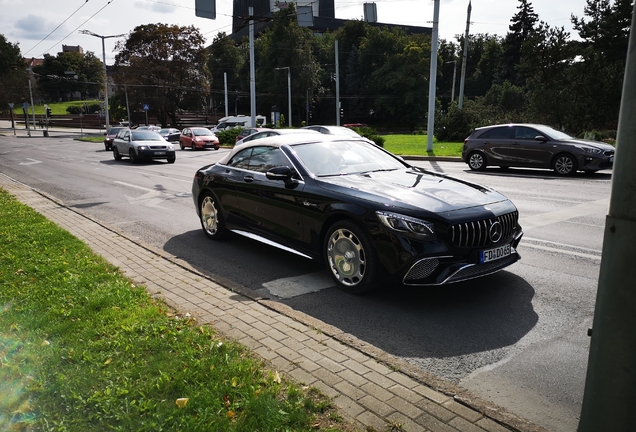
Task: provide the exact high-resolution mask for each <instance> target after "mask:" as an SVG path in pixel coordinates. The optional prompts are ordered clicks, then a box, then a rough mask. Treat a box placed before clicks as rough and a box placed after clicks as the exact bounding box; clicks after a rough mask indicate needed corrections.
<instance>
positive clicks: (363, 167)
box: [293, 141, 405, 177]
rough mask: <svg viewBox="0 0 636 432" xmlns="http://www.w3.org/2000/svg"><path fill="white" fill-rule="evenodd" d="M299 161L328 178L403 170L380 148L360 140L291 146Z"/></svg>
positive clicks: (400, 164)
mask: <svg viewBox="0 0 636 432" xmlns="http://www.w3.org/2000/svg"><path fill="white" fill-rule="evenodd" d="M293 148H294V151H295V152H296V154H297V155H298V158H299V159H300V160H301V162H302V163H303V164H304V165H305V167H307V169H308V170H309V171H310V172H311V173H312V174H314V175H316V176H318V177H321V176H331V175H343V174H357V173H364V172H372V171H391V170H396V169H402V168H404V167H405V166H404V164H402V163H401V162H400V161H399V160H398V159H395V158H394V157H392V156H391V155H390V154H388V153H386V152H384V151H383V150H382V149H380V148H379V147H376V146H374V145H371V144H367V143H365V142H359V141H330V142H318V143H307V144H297V145H295V146H293Z"/></svg>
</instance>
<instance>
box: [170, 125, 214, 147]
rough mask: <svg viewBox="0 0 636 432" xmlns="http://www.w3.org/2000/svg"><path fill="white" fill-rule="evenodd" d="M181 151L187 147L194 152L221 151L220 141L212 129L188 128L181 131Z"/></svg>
mask: <svg viewBox="0 0 636 432" xmlns="http://www.w3.org/2000/svg"><path fill="white" fill-rule="evenodd" d="M179 146H180V147H181V150H183V149H184V148H186V147H189V148H191V149H192V150H196V149H206V148H213V149H214V150H218V149H219V139H218V138H217V136H216V135H214V133H212V131H210V129H207V128H204V127H188V128H185V129H183V130H182V131H181V135H180V136H179Z"/></svg>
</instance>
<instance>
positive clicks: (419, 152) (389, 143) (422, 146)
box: [382, 135, 464, 157]
mask: <svg viewBox="0 0 636 432" xmlns="http://www.w3.org/2000/svg"><path fill="white" fill-rule="evenodd" d="M382 137H383V138H384V139H385V142H384V148H385V149H387V150H388V151H390V152H391V153H393V154H396V155H400V156H456V157H461V155H462V147H463V145H464V143H456V142H442V143H440V142H436V141H435V140H434V141H433V151H432V152H427V151H426V147H427V140H428V137H427V136H426V135H382Z"/></svg>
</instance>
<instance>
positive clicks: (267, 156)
mask: <svg viewBox="0 0 636 432" xmlns="http://www.w3.org/2000/svg"><path fill="white" fill-rule="evenodd" d="M289 165H291V164H290V163H289V160H288V159H287V157H286V156H285V155H284V154H283V152H282V151H281V150H280V149H278V148H276V147H254V149H253V150H252V155H251V157H250V161H249V164H248V169H250V170H252V171H258V172H263V173H264V172H267V171H268V170H270V169H271V168H274V167H276V166H289Z"/></svg>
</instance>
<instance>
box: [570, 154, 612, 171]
mask: <svg viewBox="0 0 636 432" xmlns="http://www.w3.org/2000/svg"><path fill="white" fill-rule="evenodd" d="M613 167H614V155H612V156H602V157H599V156H584V157H582V158H581V159H580V160H579V169H580V170H583V171H598V170H603V169H612V168H613Z"/></svg>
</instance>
